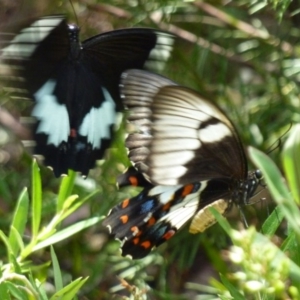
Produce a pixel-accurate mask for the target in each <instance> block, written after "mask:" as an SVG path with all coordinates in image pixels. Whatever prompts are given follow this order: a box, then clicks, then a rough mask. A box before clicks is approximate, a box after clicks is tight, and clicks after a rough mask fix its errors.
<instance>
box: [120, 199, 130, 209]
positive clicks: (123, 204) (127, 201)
mask: <svg viewBox="0 0 300 300" xmlns="http://www.w3.org/2000/svg"><path fill="white" fill-rule="evenodd" d="M128 204H129V199H125V200H124V201H123V202H122V208H126V207H127V206H128Z"/></svg>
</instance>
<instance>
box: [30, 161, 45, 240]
mask: <svg viewBox="0 0 300 300" xmlns="http://www.w3.org/2000/svg"><path fill="white" fill-rule="evenodd" d="M31 205H32V206H31V209H32V239H33V240H34V239H35V238H36V237H37V235H38V232H39V227H40V222H41V212H42V182H41V176H40V170H39V167H38V164H37V162H36V160H35V159H33V161H32V204H31Z"/></svg>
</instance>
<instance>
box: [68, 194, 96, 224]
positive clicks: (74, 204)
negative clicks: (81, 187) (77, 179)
mask: <svg viewBox="0 0 300 300" xmlns="http://www.w3.org/2000/svg"><path fill="white" fill-rule="evenodd" d="M99 191H100V190H96V191H94V192H93V193H91V194H89V195H88V196H86V197H84V198H82V199H79V200H77V199H78V196H77V195H72V196H70V197H69V198H68V199H67V200H66V202H65V203H64V207H63V209H64V210H65V209H66V206H67V205H68V204H69V203H68V202H69V201H70V200H74V201H72V203H71V204H72V206H71V204H70V205H69V206H68V210H66V212H64V214H63V217H62V219H65V218H66V217H68V216H69V215H70V214H72V213H73V212H74V211H75V210H77V209H78V208H79V207H80V206H82V205H83V204H84V203H86V202H87V201H88V200H89V199H90V198H91V197H93V196H94V195H96V194H98V193H99ZM76 200H77V201H76Z"/></svg>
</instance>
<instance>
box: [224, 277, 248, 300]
mask: <svg viewBox="0 0 300 300" xmlns="http://www.w3.org/2000/svg"><path fill="white" fill-rule="evenodd" d="M220 278H221V281H222V283H223V284H224V286H225V287H226V288H227V290H228V292H229V293H230V294H231V296H232V297H233V299H234V300H245V297H244V296H243V295H242V294H241V293H240V292H239V291H238V290H237V288H236V287H234V285H232V284H231V283H230V282H229V280H228V279H227V278H226V277H225V276H223V275H222V274H220Z"/></svg>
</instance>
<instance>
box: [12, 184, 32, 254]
mask: <svg viewBox="0 0 300 300" xmlns="http://www.w3.org/2000/svg"><path fill="white" fill-rule="evenodd" d="M28 206H29V197H28V191H27V188H24V189H23V191H22V192H21V194H20V196H19V199H18V202H17V205H16V209H15V213H14V216H13V221H12V224H11V229H10V233H9V237H8V240H9V243H10V246H11V249H12V251H13V253H14V255H15V256H17V255H18V251H19V250H20V246H21V244H20V237H22V236H23V234H24V230H25V226H26V223H27V218H28ZM15 231H17V232H15Z"/></svg>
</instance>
